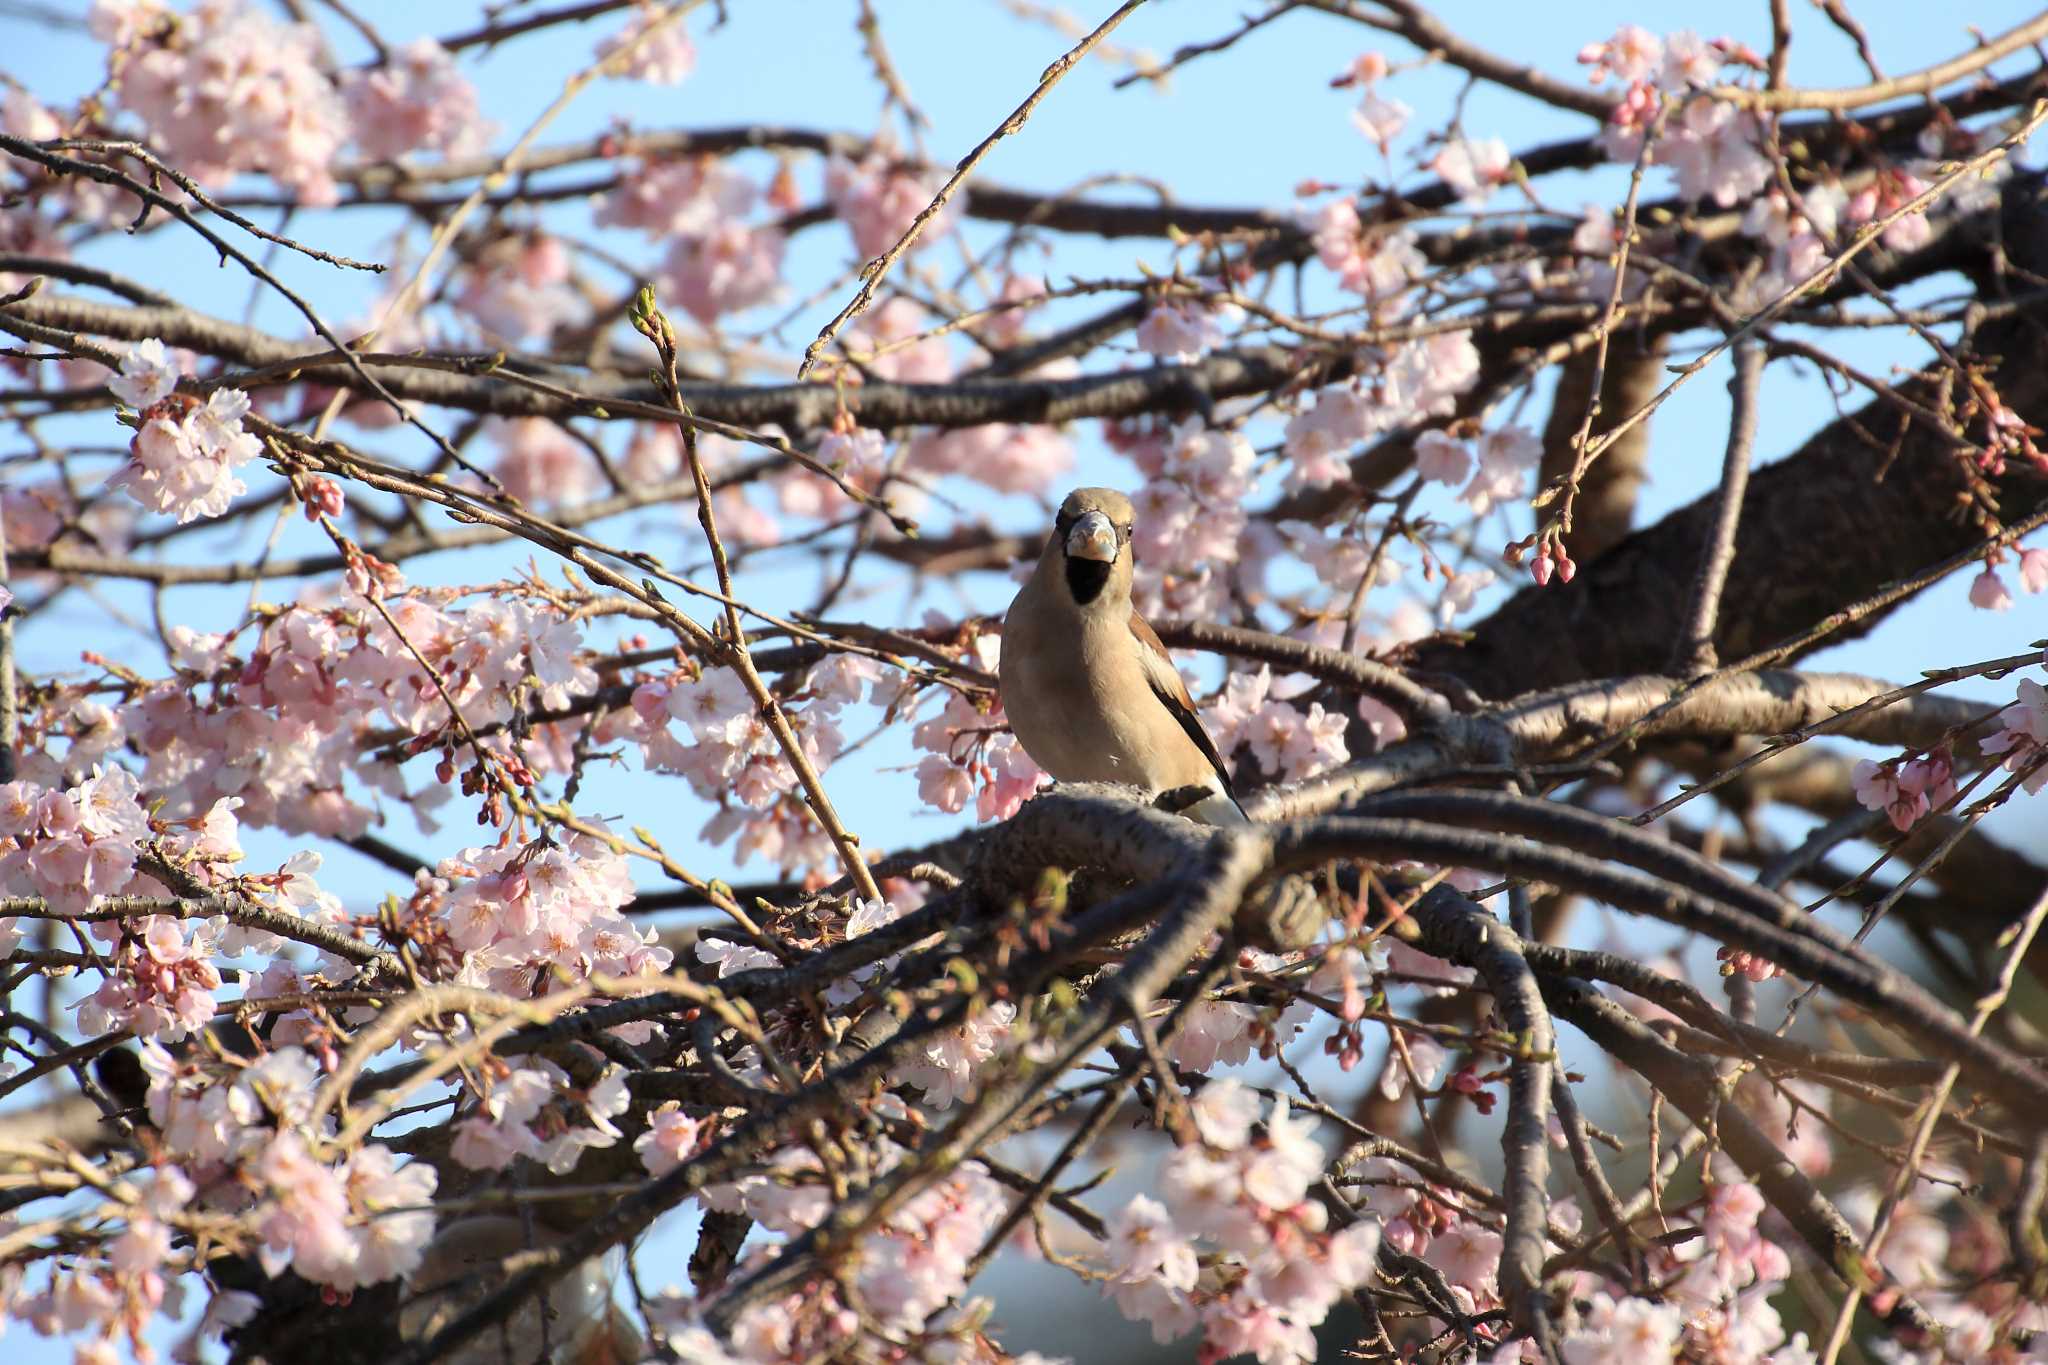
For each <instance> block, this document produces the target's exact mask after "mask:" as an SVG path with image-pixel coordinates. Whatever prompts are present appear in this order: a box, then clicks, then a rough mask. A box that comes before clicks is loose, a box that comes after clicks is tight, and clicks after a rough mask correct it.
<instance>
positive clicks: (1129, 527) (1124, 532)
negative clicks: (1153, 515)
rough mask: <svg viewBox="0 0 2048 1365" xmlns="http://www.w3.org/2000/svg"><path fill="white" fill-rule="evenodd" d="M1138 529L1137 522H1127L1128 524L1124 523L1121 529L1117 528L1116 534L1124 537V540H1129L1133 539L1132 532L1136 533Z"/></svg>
mask: <svg viewBox="0 0 2048 1365" xmlns="http://www.w3.org/2000/svg"><path fill="white" fill-rule="evenodd" d="M1136 529H1137V523H1136V522H1132V521H1127V522H1125V523H1124V524H1123V525H1121V526H1119V527H1117V528H1116V533H1117V534H1118V535H1120V536H1122V537H1123V538H1124V539H1125V540H1129V539H1130V538H1131V532H1132V531H1134V530H1136Z"/></svg>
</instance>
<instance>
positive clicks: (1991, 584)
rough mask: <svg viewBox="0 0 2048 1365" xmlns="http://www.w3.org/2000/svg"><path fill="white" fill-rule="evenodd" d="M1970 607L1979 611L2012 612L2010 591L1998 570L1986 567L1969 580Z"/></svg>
mask: <svg viewBox="0 0 2048 1365" xmlns="http://www.w3.org/2000/svg"><path fill="white" fill-rule="evenodd" d="M1970 605H1971V606H1973V607H1976V608H1977V609H1978V610H1980V611H2010V610H2012V590H2011V589H2010V588H2008V587H2006V586H2005V579H2004V578H2003V577H2002V576H2001V575H2000V574H1999V572H1998V570H1996V569H1993V568H1990V567H1988V566H1987V567H1986V568H1985V569H1984V571H1983V572H1982V573H1980V574H1978V575H1977V576H1976V577H1975V578H1973V579H1971V580H1970Z"/></svg>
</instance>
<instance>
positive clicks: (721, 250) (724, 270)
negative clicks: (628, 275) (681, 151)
mask: <svg viewBox="0 0 2048 1365" xmlns="http://www.w3.org/2000/svg"><path fill="white" fill-rule="evenodd" d="M778 183H779V182H778ZM766 198H767V201H768V202H769V203H770V204H771V205H772V206H773V207H776V208H779V209H785V210H786V209H788V208H791V207H794V204H793V202H792V201H791V199H790V198H789V196H788V195H786V194H783V193H779V192H778V191H777V190H775V189H771V190H770V192H769V194H768V195H767V196H766ZM762 199H763V196H762V194H761V192H760V191H759V190H758V189H757V188H756V187H755V185H754V182H753V181H751V180H749V179H748V178H747V177H746V176H744V175H742V174H741V173H740V172H738V171H737V170H734V169H733V168H732V167H731V166H729V165H727V164H726V163H725V162H723V161H720V160H718V159H717V158H715V157H710V156H689V157H683V158H679V159H675V160H666V161H646V162H643V163H641V165H640V166H639V167H638V169H636V170H634V171H632V172H630V173H629V174H627V175H626V176H624V177H623V178H622V179H621V181H620V183H619V187H618V188H617V189H616V190H614V191H612V192H611V193H610V194H608V195H606V196H605V197H604V198H603V199H602V200H601V201H599V203H598V207H597V221H598V222H599V223H600V224H603V225H605V226H610V227H629V228H637V229H639V230H641V231H643V232H645V233H647V234H648V236H649V237H650V238H651V239H653V240H655V241H662V242H668V243H670V246H669V252H668V258H667V260H666V262H665V263H664V264H663V267H662V271H661V274H660V276H659V277H658V279H657V281H656V287H657V289H658V290H659V292H660V295H661V297H663V298H664V299H672V300H674V301H675V302H677V303H679V304H681V305H682V307H683V308H684V309H685V310H686V311H687V312H688V313H689V314H690V316H691V317H693V318H695V319H697V321H698V322H700V323H702V324H703V325H704V326H706V327H710V326H714V325H715V324H716V323H717V322H718V320H719V318H721V317H722V316H724V315H725V314H728V313H739V312H744V311H745V310H747V309H749V308H752V307H755V306H757V305H759V304H763V303H768V302H771V301H772V300H774V299H775V298H776V297H777V296H778V295H779V294H780V293H781V291H782V255H783V250H784V247H785V245H786V242H785V239H784V237H783V234H782V232H781V230H780V229H779V228H776V227H773V226H771V225H769V224H765V223H764V224H749V223H748V222H747V221H746V220H747V218H748V217H749V215H751V214H752V213H753V212H754V210H755V207H756V205H757V204H758V203H760V202H761V201H762Z"/></svg>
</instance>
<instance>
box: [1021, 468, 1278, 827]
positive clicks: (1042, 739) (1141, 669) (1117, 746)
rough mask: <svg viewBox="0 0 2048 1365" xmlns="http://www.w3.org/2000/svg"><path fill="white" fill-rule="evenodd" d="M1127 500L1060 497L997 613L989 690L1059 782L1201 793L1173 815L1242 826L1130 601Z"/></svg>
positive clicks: (1190, 711)
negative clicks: (1048, 528)
mask: <svg viewBox="0 0 2048 1365" xmlns="http://www.w3.org/2000/svg"><path fill="white" fill-rule="evenodd" d="M1135 522H1136V514H1135V512H1134V511H1133V509H1132V507H1131V500H1130V499H1129V498H1127V497H1125V496H1124V495H1123V494H1122V493H1119V492H1117V491H1116V490H1115V489H1113V488H1077V489H1075V490H1074V491H1073V492H1071V493H1069V494H1067V497H1066V500H1065V501H1064V502H1062V503H1061V504H1060V510H1059V515H1058V517H1057V518H1056V519H1055V520H1054V522H1053V527H1052V534H1051V535H1049V536H1048V537H1046V541H1045V549H1044V551H1043V552H1042V553H1041V554H1040V555H1039V557H1038V565H1037V567H1036V568H1035V569H1033V570H1032V573H1031V577H1030V578H1029V579H1027V580H1026V581H1025V583H1024V586H1023V587H1022V588H1020V589H1018V591H1017V596H1016V598H1015V599H1014V600H1013V601H1012V602H1011V603H1010V610H1009V612H1008V613H1007V614H1006V615H1005V616H1004V617H1003V649H1002V654H1001V656H1000V659H999V662H998V672H997V683H998V690H999V692H1000V693H1001V696H1002V702H1003V710H1004V711H1005V712H1006V713H1007V714H1008V715H1009V718H1010V729H1011V731H1012V732H1013V733H1014V734H1015V735H1016V737H1017V742H1018V743H1019V744H1021V745H1023V746H1024V752H1025V753H1027V754H1029V755H1030V756H1031V759H1032V761H1033V762H1035V763H1037V764H1038V766H1039V767H1041V768H1043V769H1045V770H1046V771H1047V772H1048V773H1050V774H1052V776H1053V777H1054V779H1055V780H1057V781H1061V782H1116V783H1123V784H1127V785H1129V786H1134V787H1139V788H1142V789H1143V790H1144V791H1145V793H1146V795H1147V796H1148V797H1156V796H1158V795H1159V794H1160V793H1162V792H1170V791H1174V790H1176V789H1179V788H1186V787H1206V788H1208V791H1209V794H1208V795H1207V796H1204V797H1202V798H1201V799H1199V800H1198V801H1196V802H1194V803H1193V804H1192V805H1189V806H1188V807H1186V808H1185V809H1184V810H1183V811H1182V814H1184V815H1187V816H1188V817H1189V818H1191V819H1194V820H1198V821H1200V822H1202V823H1204V824H1210V825H1241V824H1248V823H1250V822H1249V820H1248V819H1247V817H1246V816H1245V813H1244V808H1243V807H1242V806H1240V805H1239V804H1238V801H1237V795H1236V793H1235V792H1234V791H1233V790H1232V789H1231V785H1230V774H1229V772H1228V770H1227V769H1225V768H1224V766H1223V756H1222V755H1221V754H1219V753H1217V751H1216V743H1215V741H1214V740H1212V739H1211V738H1210V737H1209V732H1208V731H1207V730H1205V729H1203V728H1202V721H1201V718H1200V717H1199V716H1197V715H1196V714H1195V703H1194V700H1193V699H1192V698H1191V697H1189V696H1188V687H1187V683H1185V682H1184V681H1182V679H1181V676H1180V671H1179V670H1178V669H1176V668H1175V667H1174V666H1173V660H1171V659H1170V658H1168V657H1167V654H1166V646H1165V645H1163V644H1161V643H1160V641H1159V636H1158V634H1157V633H1156V632H1155V631H1153V629H1152V627H1151V626H1149V625H1147V624H1146V623H1145V618H1144V617H1142V616H1140V615H1139V614H1138V612H1137V609H1136V608H1135V607H1133V606H1132V605H1131V574H1132V570H1133V567H1134V563H1133V559H1132V552H1131V531H1132V529H1133V527H1134V525H1135Z"/></svg>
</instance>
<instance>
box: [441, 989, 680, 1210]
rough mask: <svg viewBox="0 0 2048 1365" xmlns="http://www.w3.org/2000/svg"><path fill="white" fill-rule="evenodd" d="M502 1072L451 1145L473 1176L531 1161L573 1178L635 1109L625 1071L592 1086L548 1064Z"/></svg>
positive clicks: (615, 1070)
mask: <svg viewBox="0 0 2048 1365" xmlns="http://www.w3.org/2000/svg"><path fill="white" fill-rule="evenodd" d="M663 965H664V966H665V965H666V964H663ZM497 1069H498V1070H500V1071H502V1072H504V1074H503V1075H499V1076H495V1077H494V1078H493V1079H491V1080H490V1081H489V1082H488V1083H487V1088H486V1089H485V1091H484V1093H483V1095H482V1096H481V1097H480V1098H479V1099H478V1101H477V1105H476V1109H475V1112H474V1113H472V1114H470V1116H469V1117H467V1118H464V1119H462V1120H461V1121H459V1122H458V1123H456V1125H455V1140H454V1141H453V1142H452V1143H451V1144H449V1148H448V1155H449V1156H451V1157H453V1158H454V1159H455V1160H456V1161H459V1162H461V1163H462V1164H463V1165H464V1166H467V1167H469V1168H470V1169H471V1170H476V1171H502V1170H504V1169H505V1168H506V1167H508V1166H510V1165H511V1164H512V1163H513V1162H514V1161H515V1160H517V1159H518V1158H520V1157H525V1158H527V1159H528V1160H532V1161H537V1162H539V1163H540V1164H542V1165H543V1166H546V1167H547V1168H548V1169H549V1170H550V1171H553V1172H554V1173H555V1174H557V1175H565V1174H567V1173H568V1172H570V1171H573V1170H575V1169H576V1163H577V1162H578V1161H580V1160H581V1159H582V1157H583V1153H584V1151H585V1149H587V1148H591V1147H609V1146H611V1145H612V1144H613V1143H615V1142H617V1141H618V1140H619V1138H620V1137H621V1136H622V1134H621V1133H620V1131H619V1127H618V1125H617V1124H615V1123H613V1122H612V1120H613V1119H614V1118H616V1117H617V1116H618V1115H620V1114H623V1113H625V1112H626V1109H627V1107H628V1106H629V1105H630V1104H631V1103H632V1097H631V1096H630V1095H629V1094H628V1093H627V1090H626V1073H625V1070H624V1069H623V1068H621V1067H616V1066H612V1067H606V1068H605V1070H604V1071H603V1073H602V1074H600V1075H599V1076H598V1077H597V1079H596V1080H594V1081H592V1082H591V1083H590V1084H589V1085H587V1086H578V1085H576V1084H575V1083H574V1081H573V1080H572V1079H571V1077H570V1075H569V1073H568V1072H566V1071H564V1070H563V1069H562V1068H561V1067H559V1066H556V1065H555V1064H554V1063H553V1062H551V1061H548V1060H547V1059H545V1058H540V1059H537V1060H528V1061H525V1062H522V1063H521V1064H520V1065H518V1066H515V1067H504V1066H502V1065H501V1066H499V1067H498V1068H497Z"/></svg>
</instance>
